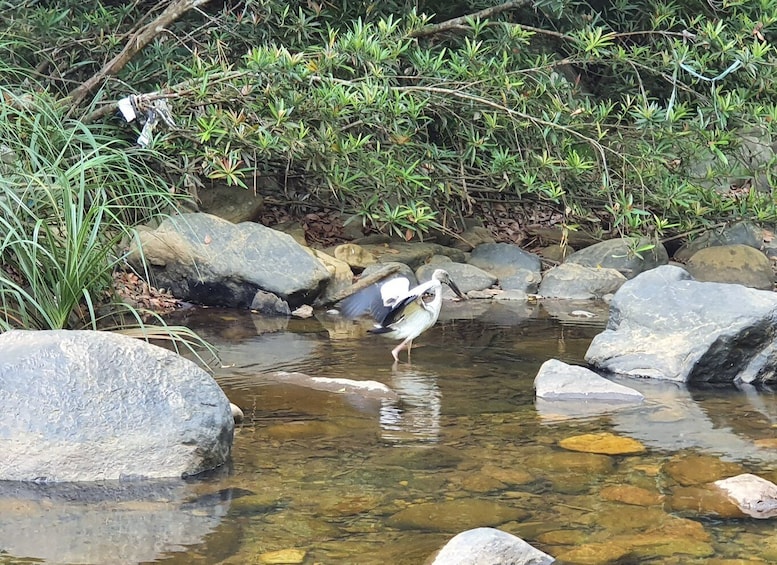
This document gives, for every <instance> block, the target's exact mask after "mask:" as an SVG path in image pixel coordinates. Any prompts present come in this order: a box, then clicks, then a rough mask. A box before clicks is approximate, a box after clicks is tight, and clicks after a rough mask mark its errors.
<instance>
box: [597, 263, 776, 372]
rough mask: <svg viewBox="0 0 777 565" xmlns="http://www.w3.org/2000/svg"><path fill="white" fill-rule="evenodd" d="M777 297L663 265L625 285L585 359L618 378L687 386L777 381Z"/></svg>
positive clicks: (770, 293) (771, 293)
mask: <svg viewBox="0 0 777 565" xmlns="http://www.w3.org/2000/svg"><path fill="white" fill-rule="evenodd" d="M775 337H777V294H775V293H773V292H766V291H761V290H754V289H751V288H747V287H744V286H741V285H733V284H723V283H702V282H697V281H694V280H692V279H691V276H690V275H689V274H688V273H687V272H686V271H685V270H683V269H681V268H680V267H675V266H663V267H659V268H657V269H653V270H652V271H648V272H646V273H643V274H641V275H640V276H638V277H636V278H635V279H632V280H630V281H628V282H627V283H626V284H624V285H623V286H622V287H621V288H620V290H618V292H617V293H616V294H615V296H614V298H613V300H612V302H611V304H610V318H609V321H608V324H607V329H605V331H603V332H602V333H600V334H599V335H597V336H596V337H595V338H594V339H593V341H592V342H591V345H590V347H589V348H588V351H587V352H586V355H585V358H586V361H588V362H589V363H590V364H591V365H593V366H594V367H597V368H599V369H602V370H604V371H611V372H613V373H618V374H623V375H630V376H639V377H653V378H659V379H667V380H672V381H680V382H714V383H731V382H745V383H770V382H773V381H775V380H777V342H775Z"/></svg>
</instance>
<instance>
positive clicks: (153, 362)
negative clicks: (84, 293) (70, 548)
mask: <svg viewBox="0 0 777 565" xmlns="http://www.w3.org/2000/svg"><path fill="white" fill-rule="evenodd" d="M0 383H1V384H0V418H1V419H2V422H0V441H2V445H3V457H2V458H0V480H10V481H101V480H115V479H132V478H142V477H150V478H162V477H182V476H187V475H194V474H197V473H200V472H202V471H206V470H209V469H214V468H216V467H218V466H220V465H222V464H223V463H224V462H225V461H226V460H227V458H228V456H229V452H230V448H231V446H232V433H233V428H234V422H233V417H232V413H231V410H230V407H229V401H228V400H227V398H226V396H224V393H223V392H222V391H221V389H220V388H219V385H218V384H217V383H216V381H214V380H213V378H212V377H211V376H210V375H208V374H207V373H206V372H205V371H204V370H202V369H201V368H199V367H198V366H197V365H195V364H194V363H193V362H191V361H189V360H187V359H184V358H183V357H180V356H178V355H176V354H175V353H173V352H171V351H168V350H166V349H162V348H161V347H156V346H154V345H150V344H148V343H146V342H144V341H140V340H137V339H133V338H130V337H127V336H123V335H119V334H113V333H108V332H95V331H65V330H58V331H10V332H6V333H4V334H2V335H0Z"/></svg>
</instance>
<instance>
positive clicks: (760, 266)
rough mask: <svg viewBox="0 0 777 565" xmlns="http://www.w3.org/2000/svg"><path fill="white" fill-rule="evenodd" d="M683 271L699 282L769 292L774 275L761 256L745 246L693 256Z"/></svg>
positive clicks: (713, 249) (707, 250) (722, 247)
mask: <svg viewBox="0 0 777 565" xmlns="http://www.w3.org/2000/svg"><path fill="white" fill-rule="evenodd" d="M685 268H686V269H687V270H688V272H689V273H690V274H691V276H692V277H693V278H694V279H696V280H697V281H701V282H720V283H732V284H741V285H743V286H748V287H750V288H758V289H761V290H772V288H773V287H774V271H773V270H772V264H771V261H769V259H768V258H767V257H766V255H765V254H764V253H762V252H761V251H759V250H758V249H755V248H753V247H750V246H747V245H741V244H737V245H717V246H714V247H707V248H705V249H702V250H700V251H698V252H697V253H695V254H694V255H693V256H692V257H691V258H690V259H689V260H688V263H687V264H686V266H685Z"/></svg>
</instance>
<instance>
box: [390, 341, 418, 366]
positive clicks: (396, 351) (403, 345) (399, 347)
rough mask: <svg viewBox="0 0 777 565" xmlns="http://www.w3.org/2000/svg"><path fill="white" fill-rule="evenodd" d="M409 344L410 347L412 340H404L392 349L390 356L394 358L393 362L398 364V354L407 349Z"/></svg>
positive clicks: (408, 351) (408, 352)
mask: <svg viewBox="0 0 777 565" xmlns="http://www.w3.org/2000/svg"><path fill="white" fill-rule="evenodd" d="M408 343H410V344H411V345H412V343H413V340H412V339H406V340H405V341H403V342H402V343H400V344H399V345H397V346H396V347H395V348H394V349H392V350H391V354H392V355H393V356H394V361H397V362H399V352H400V351H402V350H403V349H405V348H406V347H407V344H408ZM407 354H408V358H409V356H410V350H409V349H408V350H407Z"/></svg>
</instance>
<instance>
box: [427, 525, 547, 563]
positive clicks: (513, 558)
mask: <svg viewBox="0 0 777 565" xmlns="http://www.w3.org/2000/svg"><path fill="white" fill-rule="evenodd" d="M554 561H555V559H554V558H553V557H551V556H550V555H548V554H547V553H544V552H542V551H540V550H539V549H536V548H535V547H532V546H531V545H529V544H528V543H526V542H525V541H523V540H522V539H521V538H519V537H517V536H514V535H512V534H508V533H507V532H503V531H501V530H497V529H494V528H475V529H474V530H468V531H466V532H462V533H460V534H458V535H456V536H454V537H453V538H451V539H450V541H448V543H447V544H445V546H444V547H443V548H442V549H441V550H440V551H439V552H437V554H436V555H435V556H434V558H433V559H432V560H431V561H429V562H428V563H429V565H473V564H475V563H484V564H485V563H502V564H508V563H509V564H510V565H549V564H550V563H553V562H554Z"/></svg>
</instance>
